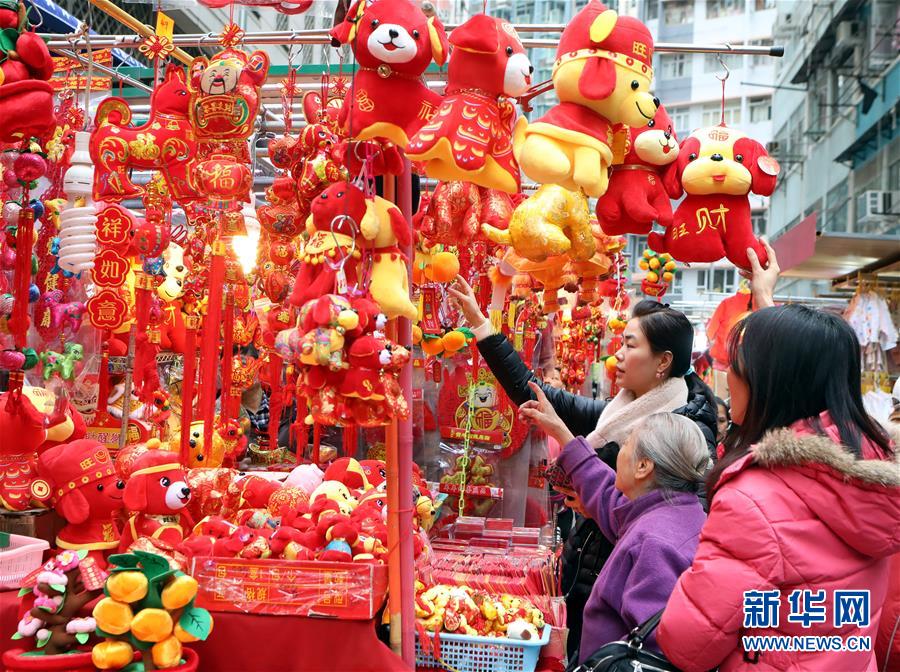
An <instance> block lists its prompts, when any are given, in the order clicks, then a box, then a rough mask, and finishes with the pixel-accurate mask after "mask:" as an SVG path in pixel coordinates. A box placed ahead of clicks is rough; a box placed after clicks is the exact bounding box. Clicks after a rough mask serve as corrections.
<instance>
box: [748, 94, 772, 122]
mask: <svg viewBox="0 0 900 672" xmlns="http://www.w3.org/2000/svg"><path fill="white" fill-rule="evenodd" d="M749 105H750V123H751V124H756V123H759V122H761V121H769V120H770V119H771V118H772V99H771V98H770V97H769V96H766V97H765V98H751V99H750V103H749Z"/></svg>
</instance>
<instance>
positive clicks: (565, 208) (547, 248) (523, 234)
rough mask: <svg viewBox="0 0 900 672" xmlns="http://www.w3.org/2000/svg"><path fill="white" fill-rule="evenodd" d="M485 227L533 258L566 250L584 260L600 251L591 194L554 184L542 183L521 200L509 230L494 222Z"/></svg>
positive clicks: (489, 234)
mask: <svg viewBox="0 0 900 672" xmlns="http://www.w3.org/2000/svg"><path fill="white" fill-rule="evenodd" d="M482 229H483V231H484V233H485V235H486V236H487V237H488V238H490V239H491V240H493V241H494V242H496V243H500V244H501V245H511V246H512V248H513V249H514V250H515V252H516V254H517V255H518V256H520V257H524V258H525V259H528V260H530V261H536V262H541V261H545V260H546V259H547V258H549V257H556V256H560V255H564V254H567V255H568V256H569V257H570V258H571V259H575V260H578V261H584V260H587V259H590V258H591V257H592V256H593V255H594V253H595V252H596V251H597V247H596V243H595V241H594V235H593V233H592V232H591V214H590V211H589V210H588V203H587V198H586V197H585V195H584V194H583V193H581V192H575V191H569V190H567V189H564V188H562V187H559V186H557V185H554V184H544V185H541V187H540V188H539V189H538V190H537V191H536V192H535V193H534V194H533V195H532V196H530V197H529V198H528V199H526V200H525V201H524V202H523V203H521V204H520V205H519V206H518V207H517V208H516V209H515V210H514V211H513V215H512V219H511V220H510V223H509V229H508V230H506V231H500V230H497V229H496V228H494V227H493V226H490V225H483V226H482Z"/></svg>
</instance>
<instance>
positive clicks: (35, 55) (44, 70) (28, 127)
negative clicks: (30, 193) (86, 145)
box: [0, 1, 56, 142]
mask: <svg viewBox="0 0 900 672" xmlns="http://www.w3.org/2000/svg"><path fill="white" fill-rule="evenodd" d="M27 17H28V13H27V11H26V9H25V4H24V3H23V2H21V1H20V2H19V3H18V6H17V7H16V9H13V8H12V7H11V6H10V3H5V4H4V5H3V7H0V29H2V30H3V35H4V41H3V44H2V45H0V61H2V62H0V142H20V141H22V140H24V139H27V138H28V137H31V136H37V137H42V136H44V135H45V134H47V133H49V132H50V131H51V130H52V129H53V127H54V126H55V125H56V119H55V116H54V114H53V89H52V88H51V87H50V84H48V83H47V81H46V80H48V79H50V77H51V76H52V75H53V59H52V58H51V57H50V52H49V51H48V49H47V44H46V43H45V42H44V41H43V40H42V39H41V38H40V37H39V36H38V34H37V33H34V32H31V31H30V30H29V27H30V26H29V22H28V18H27Z"/></svg>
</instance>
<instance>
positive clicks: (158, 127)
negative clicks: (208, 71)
mask: <svg viewBox="0 0 900 672" xmlns="http://www.w3.org/2000/svg"><path fill="white" fill-rule="evenodd" d="M190 101H191V99H190V95H189V94H188V88H187V81H186V77H185V72H184V69H183V68H180V67H178V66H176V65H174V64H169V65H168V66H167V67H166V74H165V77H164V78H163V82H162V84H160V85H159V86H158V87H157V88H156V89H154V91H153V94H152V95H151V97H150V117H149V118H148V119H147V121H146V123H144V124H142V125H140V126H131V125H130V124H131V121H132V117H133V113H132V111H131V108H130V107H129V105H128V102H127V101H126V100H125V99H124V98H107V99H105V100H104V101H103V102H102V103H100V107H98V108H97V114H96V115H95V117H94V128H95V130H94V132H93V133H92V134H91V147H90V149H91V160H92V161H93V162H94V165H95V166H96V168H97V169H96V170H95V171H94V199H95V200H100V201H121V200H124V199H128V198H138V197H140V196H142V195H143V194H144V189H143V188H142V187H140V186H138V185H136V184H134V182H132V181H131V177H130V174H131V171H132V170H134V169H138V170H158V171H160V174H161V175H162V179H164V180H165V183H166V187H167V189H168V192H169V194H170V196H171V197H172V198H173V199H175V200H176V201H179V202H181V203H183V202H185V201H191V200H195V199H197V198H199V197H200V196H201V195H202V194H201V193H200V190H199V188H198V186H197V184H196V182H195V178H196V173H195V170H196V156H197V143H196V138H195V136H194V127H193V126H192V124H191V122H190V119H189V118H188V111H189V106H190Z"/></svg>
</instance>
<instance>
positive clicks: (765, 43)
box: [747, 37, 774, 65]
mask: <svg viewBox="0 0 900 672" xmlns="http://www.w3.org/2000/svg"><path fill="white" fill-rule="evenodd" d="M747 44H749V45H751V46H754V47H771V46H772V45H773V44H774V42H772V38H771V37H764V38H762V39H760V40H750V41H749V42H748V43H747ZM750 63H751V64H752V65H771V64H772V57H771V56H766V55H765V54H754V55H753V56H751V57H750Z"/></svg>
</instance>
